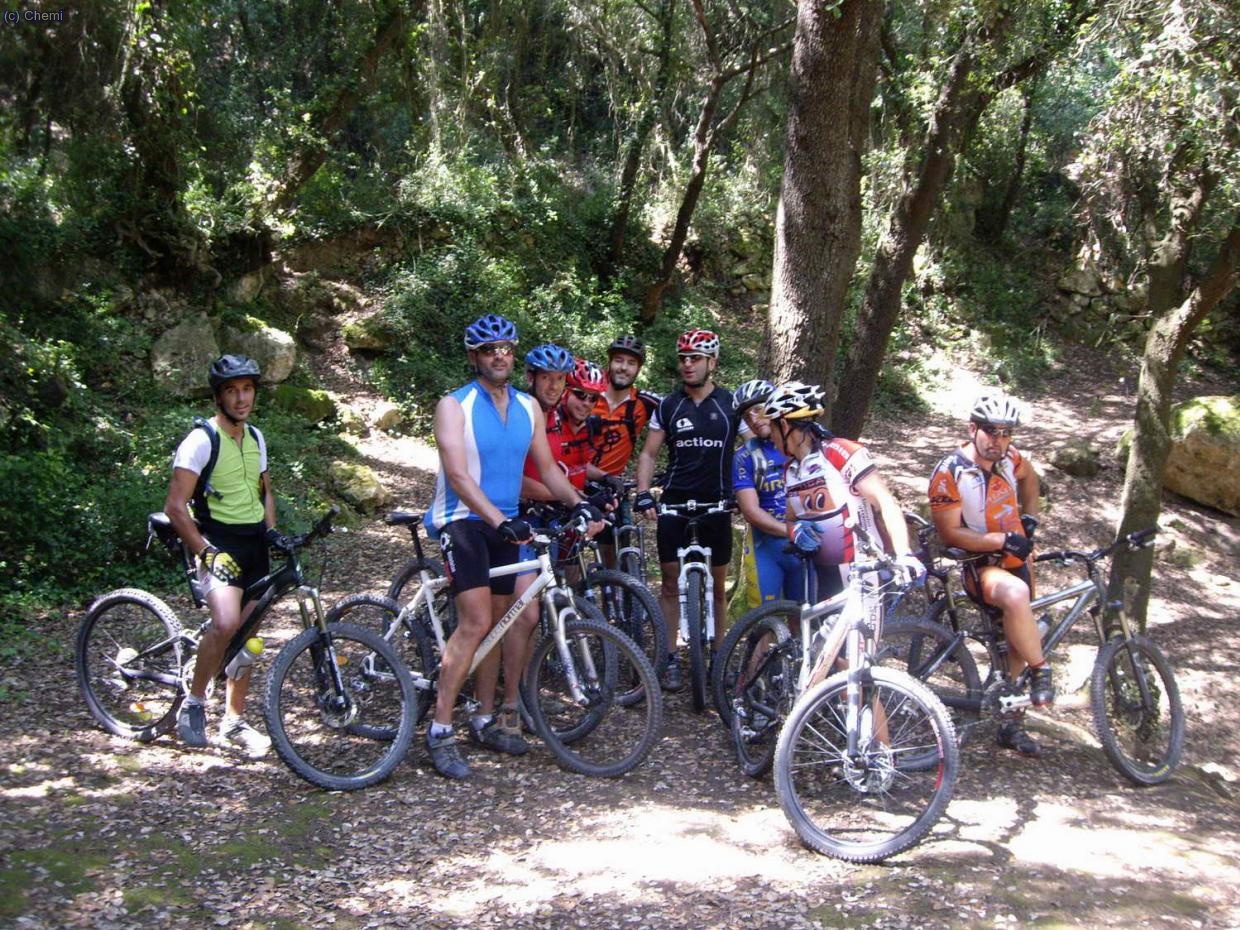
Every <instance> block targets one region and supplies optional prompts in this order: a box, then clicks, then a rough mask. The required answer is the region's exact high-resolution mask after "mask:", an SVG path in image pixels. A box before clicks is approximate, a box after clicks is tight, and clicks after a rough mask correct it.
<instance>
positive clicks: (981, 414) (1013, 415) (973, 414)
mask: <svg viewBox="0 0 1240 930" xmlns="http://www.w3.org/2000/svg"><path fill="white" fill-rule="evenodd" d="M969 420H970V421H971V422H973V423H986V424H989V425H991V426H1020V404H1018V403H1017V402H1016V400H1015V399H1014V398H1011V397H1008V396H1007V395H1006V394H998V393H995V394H982V395H981V396H980V397H978V398H977V400H975V401H974V402H973V408H972V409H971V410H970V411H969Z"/></svg>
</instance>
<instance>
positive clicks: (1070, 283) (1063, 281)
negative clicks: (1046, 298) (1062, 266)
mask: <svg viewBox="0 0 1240 930" xmlns="http://www.w3.org/2000/svg"><path fill="white" fill-rule="evenodd" d="M1056 284H1057V285H1058V287H1059V289H1060V290H1061V291H1067V292H1068V293H1070V294H1086V295H1088V296H1090V297H1098V296H1100V295H1101V294H1102V277H1101V275H1099V274H1098V272H1097V270H1096V269H1094V268H1080V267H1077V268H1072V269H1069V270H1068V271H1066V272H1064V274H1063V275H1061V276H1060V278H1059V280H1058V281H1057V282H1056Z"/></svg>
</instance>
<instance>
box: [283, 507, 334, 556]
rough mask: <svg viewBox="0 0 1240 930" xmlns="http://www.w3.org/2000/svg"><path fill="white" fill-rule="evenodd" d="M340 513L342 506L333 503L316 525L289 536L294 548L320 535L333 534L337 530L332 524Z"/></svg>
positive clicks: (299, 547) (306, 543)
mask: <svg viewBox="0 0 1240 930" xmlns="http://www.w3.org/2000/svg"><path fill="white" fill-rule="evenodd" d="M339 513H340V508H339V507H337V506H335V505H334V504H333V505H332V507H331V509H329V510H328V511H327V513H325V514H323V516H321V517H320V518H319V519H318V522H316V523H315V524H314V526H312V527H310V529H309V530H307V531H306V532H304V533H301V534H299V535H297V536H290V537H289V543H290V544H291V547H292V548H293V549H301V548H303V547H304V546H306V545H308V544H309V543H311V542H313V541H314V540H315V539H318V538H319V537H322V536H329V535H331V534H332V533H333V532H335V529H334V527H333V526H332V520H333V519H335V517H336V515H337V514H339Z"/></svg>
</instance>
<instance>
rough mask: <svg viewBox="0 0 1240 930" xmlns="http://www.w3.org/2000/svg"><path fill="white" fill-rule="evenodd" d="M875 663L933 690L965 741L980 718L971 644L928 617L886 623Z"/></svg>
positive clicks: (978, 684) (977, 678) (977, 677)
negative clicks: (969, 645)
mask: <svg viewBox="0 0 1240 930" xmlns="http://www.w3.org/2000/svg"><path fill="white" fill-rule="evenodd" d="M874 664H875V665H882V666H885V667H887V668H894V669H898V670H899V671H901V672H905V673H907V674H909V675H911V676H913V677H914V678H916V679H917V680H918V681H920V682H921V683H922V684H924V685H925V686H926V687H928V688H929V689H930V690H931V691H933V692H934V694H935V696H937V697H938V699H939V700H941V701H942V702H943V704H944V705H945V706H946V707H947V710H948V713H949V714H950V715H951V719H952V725H953V726H954V727H955V728H956V738H957V739H958V740H959V742H960V743H961V744H963V743H964V741H965V739H966V738H967V737H968V734H969V732H970V731H971V730H972V728H973V726H974V725H975V724H976V723H977V721H978V716H979V713H980V708H981V699H982V679H981V676H980V675H979V674H978V671H977V663H976V662H975V661H974V660H973V655H972V654H971V653H970V652H969V649H968V647H967V646H966V645H965V644H964V642H963V641H957V639H956V637H955V635H954V634H953V633H952V632H951V630H949V629H947V628H946V627H945V626H941V625H940V624H938V623H932V622H930V621H928V620H907V619H901V620H896V621H893V622H888V623H884V624H883V639H882V642H881V643H879V645H878V649H877V651H876V652H875V654H874Z"/></svg>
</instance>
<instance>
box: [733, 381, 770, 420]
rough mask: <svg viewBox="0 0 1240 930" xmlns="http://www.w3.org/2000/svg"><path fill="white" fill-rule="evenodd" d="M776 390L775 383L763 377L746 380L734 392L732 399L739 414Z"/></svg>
mask: <svg viewBox="0 0 1240 930" xmlns="http://www.w3.org/2000/svg"><path fill="white" fill-rule="evenodd" d="M774 390H775V385H773V384H771V382H769V381H766V380H764V379H762V378H755V379H754V380H753V381H746V382H745V383H744V384H742V385H741V386H740V387H738V388H737V389H736V391H735V392H733V394H732V401H733V403H735V404H736V412H737V413H738V414H741V413H744V412H745V411H746V410H748V409H749V408H750V407H752V406H754V404H760V403H762V402H763V401H765V400H766V399H767V398H768V397H770V396H771V392H772V391H774Z"/></svg>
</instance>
